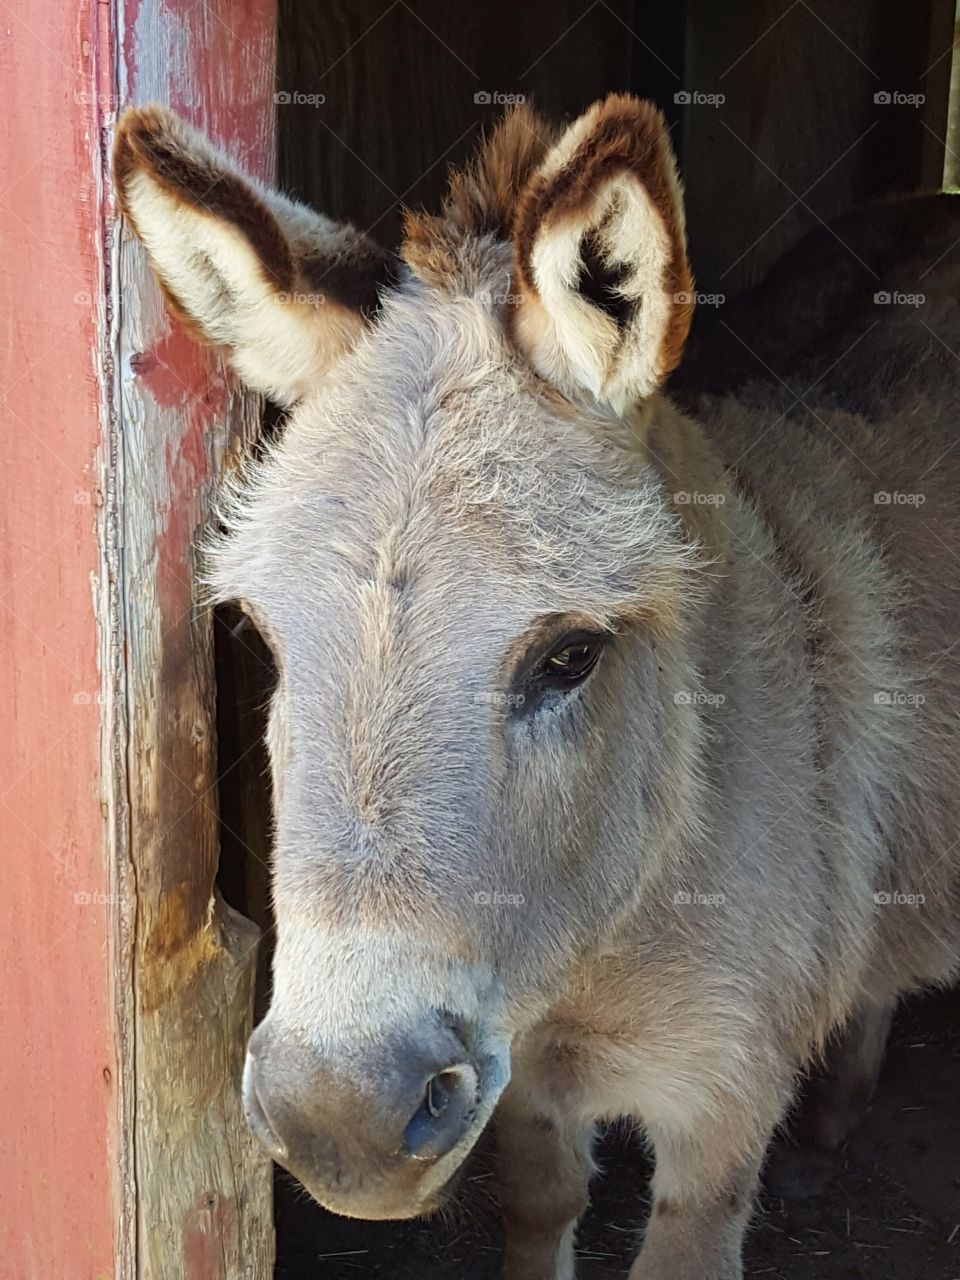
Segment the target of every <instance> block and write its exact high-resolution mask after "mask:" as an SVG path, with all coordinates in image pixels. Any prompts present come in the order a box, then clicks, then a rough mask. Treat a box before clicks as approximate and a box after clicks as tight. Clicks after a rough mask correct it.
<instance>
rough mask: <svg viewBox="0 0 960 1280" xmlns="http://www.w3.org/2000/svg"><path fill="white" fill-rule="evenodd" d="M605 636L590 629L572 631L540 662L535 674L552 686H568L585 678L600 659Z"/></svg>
mask: <svg viewBox="0 0 960 1280" xmlns="http://www.w3.org/2000/svg"><path fill="white" fill-rule="evenodd" d="M605 642H606V636H603V635H599V634H597V633H595V632H590V631H573V632H571V633H570V634H569V635H566V636H564V637H563V639H562V640H561V641H560V643H559V644H557V645H555V646H554V648H553V649H551V650H550V652H549V653H548V654H547V656H546V657H545V658H544V659H543V661H542V662H541V663H540V666H539V669H538V670H537V673H536V674H537V677H538V678H539V679H540V680H541V681H542V682H543V683H545V684H548V685H553V686H554V687H556V688H570V687H571V686H572V685H575V684H579V683H580V681H581V680H585V679H586V677H587V676H588V675H589V674H590V672H591V671H592V670H593V668H594V667H595V666H596V665H597V663H598V662H599V660H600V654H601V653H602V652H603V647H604V644H605Z"/></svg>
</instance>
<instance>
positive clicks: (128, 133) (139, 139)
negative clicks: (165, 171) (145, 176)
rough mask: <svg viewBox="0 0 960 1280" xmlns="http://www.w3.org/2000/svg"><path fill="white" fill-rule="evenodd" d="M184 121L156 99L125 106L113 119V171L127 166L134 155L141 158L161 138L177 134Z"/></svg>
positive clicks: (149, 151) (134, 157)
mask: <svg viewBox="0 0 960 1280" xmlns="http://www.w3.org/2000/svg"><path fill="white" fill-rule="evenodd" d="M183 130H184V122H183V121H182V120H181V119H180V117H179V116H178V115H177V114H176V113H175V112H173V111H171V110H170V108H169V107H165V106H162V105H161V104H160V103H159V102H151V103H147V104H146V105H145V106H135V107H126V108H125V110H124V111H123V112H122V114H121V115H120V118H119V120H118V121H117V130H116V137H115V139H114V144H113V163H114V172H119V170H120V168H121V166H124V165H125V167H126V168H127V169H129V168H130V167H132V164H133V162H134V160H135V159H136V158H137V157H141V158H145V157H146V156H148V155H149V154H150V153H151V151H152V150H153V149H154V148H155V147H156V144H157V143H158V141H160V140H161V139H164V138H166V139H170V138H177V137H180V136H181V135H182V133H183Z"/></svg>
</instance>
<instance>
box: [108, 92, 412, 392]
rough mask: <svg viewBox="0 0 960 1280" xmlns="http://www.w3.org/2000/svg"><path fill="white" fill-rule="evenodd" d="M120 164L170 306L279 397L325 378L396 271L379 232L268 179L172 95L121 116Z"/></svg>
mask: <svg viewBox="0 0 960 1280" xmlns="http://www.w3.org/2000/svg"><path fill="white" fill-rule="evenodd" d="M113 172H114V180H115V183H116V187H117V191H118V193H119V201H120V207H121V210H122V212H123V214H124V216H125V217H126V219H127V221H128V223H129V224H130V226H131V228H132V229H133V231H134V232H135V234H136V235H137V236H138V237H139V239H140V240H142V241H143V243H144V245H145V246H146V248H147V252H148V254H149V256H150V260H151V263H152V265H153V268H154V270H155V272H156V274H157V276H158V277H159V279H160V282H161V284H162V285H163V288H164V291H165V293H166V294H167V297H168V299H169V301H170V302H171V304H172V306H173V308H174V310H175V311H176V312H177V314H178V315H180V316H181V317H182V318H183V319H184V320H186V322H187V323H188V325H189V326H190V328H191V329H192V330H193V332H194V334H195V335H196V336H198V337H201V338H203V339H204V340H206V341H207V342H210V343H215V344H217V345H219V346H223V347H227V348H228V349H229V351H230V355H231V360H232V363H233V365H234V367H235V368H236V370H237V372H238V373H239V374H240V376H241V378H242V379H243V380H244V381H245V382H246V383H247V384H248V385H249V386H251V387H253V388H255V389H256V390H257V391H262V392H263V393H264V394H265V395H268V396H270V397H271V398H272V399H274V400H276V401H278V402H279V403H280V404H284V405H289V404H292V403H293V402H294V401H296V400H298V399H300V398H301V397H302V396H303V395H305V394H306V393H307V392H308V391H310V390H311V388H313V387H315V386H316V385H317V383H318V382H319V380H320V379H321V378H322V377H323V375H324V373H325V372H326V371H327V370H328V369H329V368H330V366H331V365H332V364H333V362H334V361H335V360H336V359H337V358H338V357H339V356H340V355H341V354H342V353H343V352H344V351H346V350H347V349H348V348H349V347H350V346H351V345H352V344H353V343H354V342H355V341H356V339H357V337H358V335H359V334H360V332H361V330H362V329H363V326H364V324H365V317H366V316H367V315H369V314H370V313H371V312H372V311H374V310H375V308H376V306H377V303H378V296H379V290H380V289H381V288H384V287H386V286H387V285H389V283H390V281H391V279H392V278H393V271H394V266H393V259H392V258H391V256H390V255H389V254H387V253H386V252H385V251H384V250H382V249H381V248H379V246H377V245H376V244H374V243H373V241H371V240H369V239H367V237H366V236H364V235H362V234H361V233H360V232H358V231H356V230H354V228H353V227H350V226H348V225H346V224H342V223H336V222H332V221H330V219H328V218H324V217H321V215H320V214H317V213H314V212H313V211H312V210H310V209H307V208H306V207H305V206H303V205H299V204H295V203H294V202H293V201H292V200H287V199H286V198H285V197H283V196H281V195H279V194H277V193H276V192H272V191H268V190H266V189H265V188H263V187H261V186H260V185H259V184H257V183H255V182H254V181H253V180H252V179H251V178H248V177H247V176H246V175H245V174H242V173H240V172H239V171H238V170H237V169H236V168H235V167H234V165H233V164H231V162H230V161H229V160H227V159H226V158H225V157H224V156H223V155H221V153H220V152H219V151H217V150H216V148H215V147H213V146H212V145H211V143H210V142H209V141H208V140H207V139H206V138H205V137H204V136H203V135H202V134H200V133H197V131H196V130H195V129H192V128H191V127H190V126H189V125H187V124H185V123H184V121H182V120H181V119H180V118H179V117H178V116H176V115H174V114H173V112H171V111H168V110H166V108H164V107H159V106H150V107H133V108H131V109H130V110H128V111H127V112H126V113H125V114H124V115H123V116H122V117H121V119H120V122H119V125H118V128H117V140H116V144H115V146H114V152H113Z"/></svg>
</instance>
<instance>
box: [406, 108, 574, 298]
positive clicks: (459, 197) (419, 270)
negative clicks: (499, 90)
mask: <svg viewBox="0 0 960 1280" xmlns="http://www.w3.org/2000/svg"><path fill="white" fill-rule="evenodd" d="M556 137H557V129H556V127H555V126H554V125H553V124H551V123H550V122H549V121H548V120H545V119H544V118H543V117H542V116H540V115H538V114H537V112H535V111H534V110H533V108H532V107H531V106H529V105H528V104H527V103H521V104H520V105H518V106H516V107H513V108H512V109H511V110H510V111H509V112H508V113H507V114H506V115H505V116H504V117H503V118H502V119H501V120H500V121H499V122H498V124H497V125H496V126H495V127H494V129H493V130H492V131H491V132H490V133H489V134H488V135H487V136H486V137H485V138H484V139H483V140H482V141H481V144H480V147H479V148H478V150H477V152H476V154H475V155H474V157H473V159H472V160H471V161H470V162H469V164H467V166H466V167H465V168H463V169H454V170H452V172H451V174H450V178H449V181H448V184H447V191H446V195H445V196H444V199H443V205H442V212H441V214H440V215H439V216H437V215H435V214H430V213H428V212H425V211H420V210H407V211H406V212H405V214H404V238H403V243H402V244H401V247H400V256H401V258H402V259H403V260H404V262H406V264H407V266H409V267H410V268H411V269H412V270H413V271H414V272H415V274H416V275H418V276H419V277H420V278H421V279H422V280H424V281H425V282H426V283H427V284H431V285H434V286H435V287H438V288H441V289H445V290H448V291H461V290H463V289H464V288H467V289H468V290H469V288H470V287H471V285H472V284H473V282H474V281H475V280H476V279H477V277H478V276H482V275H483V274H484V272H483V268H482V263H481V261H480V259H482V257H483V256H484V253H485V251H486V250H489V248H490V246H491V245H492V244H493V243H495V242H504V241H508V240H509V239H510V238H511V234H512V231H513V220H514V216H515V214H516V210H517V207H518V205H519V200H520V195H521V192H522V191H523V190H524V188H525V187H526V185H527V183H528V182H529V180H530V178H531V176H532V174H533V173H534V172H535V170H536V169H537V168H538V167H539V166H540V164H541V163H542V162H543V159H544V157H545V156H546V154H547V152H548V150H549V149H550V147H551V146H552V145H553V144H554V142H555V141H556Z"/></svg>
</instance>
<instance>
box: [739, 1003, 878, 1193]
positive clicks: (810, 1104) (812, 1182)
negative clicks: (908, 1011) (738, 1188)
mask: <svg viewBox="0 0 960 1280" xmlns="http://www.w3.org/2000/svg"><path fill="white" fill-rule="evenodd" d="M893 1010H894V1006H893V1004H892V1003H890V1004H873V1003H868V1004H864V1005H862V1006H861V1008H860V1009H858V1010H857V1012H856V1014H855V1015H854V1017H853V1018H851V1020H850V1021H849V1022H848V1023H847V1024H846V1026H845V1027H844V1028H843V1030H842V1031H840V1032H839V1033H838V1034H837V1035H836V1036H835V1037H834V1038H833V1040H831V1042H830V1044H829V1045H828V1047H827V1051H826V1054H825V1056H824V1059H823V1062H822V1063H821V1064H820V1065H818V1066H817V1067H816V1068H815V1070H814V1071H813V1072H812V1073H811V1074H810V1076H809V1078H808V1079H807V1080H806V1081H804V1083H803V1084H802V1085H801V1089H800V1095H799V1098H798V1101H797V1104H796V1106H795V1108H794V1112H793V1115H792V1117H791V1119H790V1121H789V1123H788V1125H787V1130H788V1134H789V1138H788V1140H787V1142H785V1143H782V1144H780V1145H778V1146H777V1147H775V1148H774V1150H773V1152H772V1153H771V1156H770V1160H769V1163H768V1165H767V1169H766V1172H765V1175H764V1181H765V1184H766V1185H767V1186H768V1187H769V1188H770V1190H772V1191H773V1192H774V1193H775V1194H777V1195H782V1196H788V1197H789V1196H808V1195H815V1194H816V1193H817V1192H818V1191H820V1190H822V1189H823V1187H824V1185H825V1184H826V1183H827V1182H828V1181H829V1179H830V1177H831V1175H832V1174H833V1172H834V1168H835V1160H834V1154H835V1152H836V1150H837V1148H838V1147H839V1146H840V1145H841V1143H842V1142H844V1141H845V1139H846V1138H847V1137H848V1136H849V1134H850V1132H851V1131H852V1130H853V1128H854V1127H855V1126H856V1124H857V1122H858V1121H859V1120H860V1119H861V1117H862V1116H863V1113H864V1112H865V1111H866V1109H867V1107H868V1106H869V1104H870V1101H871V1099H872V1097H873V1094H874V1091H875V1089H876V1086H877V1079H878V1077H879V1075H880V1070H881V1068H882V1066H883V1058H884V1051H885V1049H886V1044H887V1036H888V1034H889V1031H890V1024H891V1022H892V1020H893Z"/></svg>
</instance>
